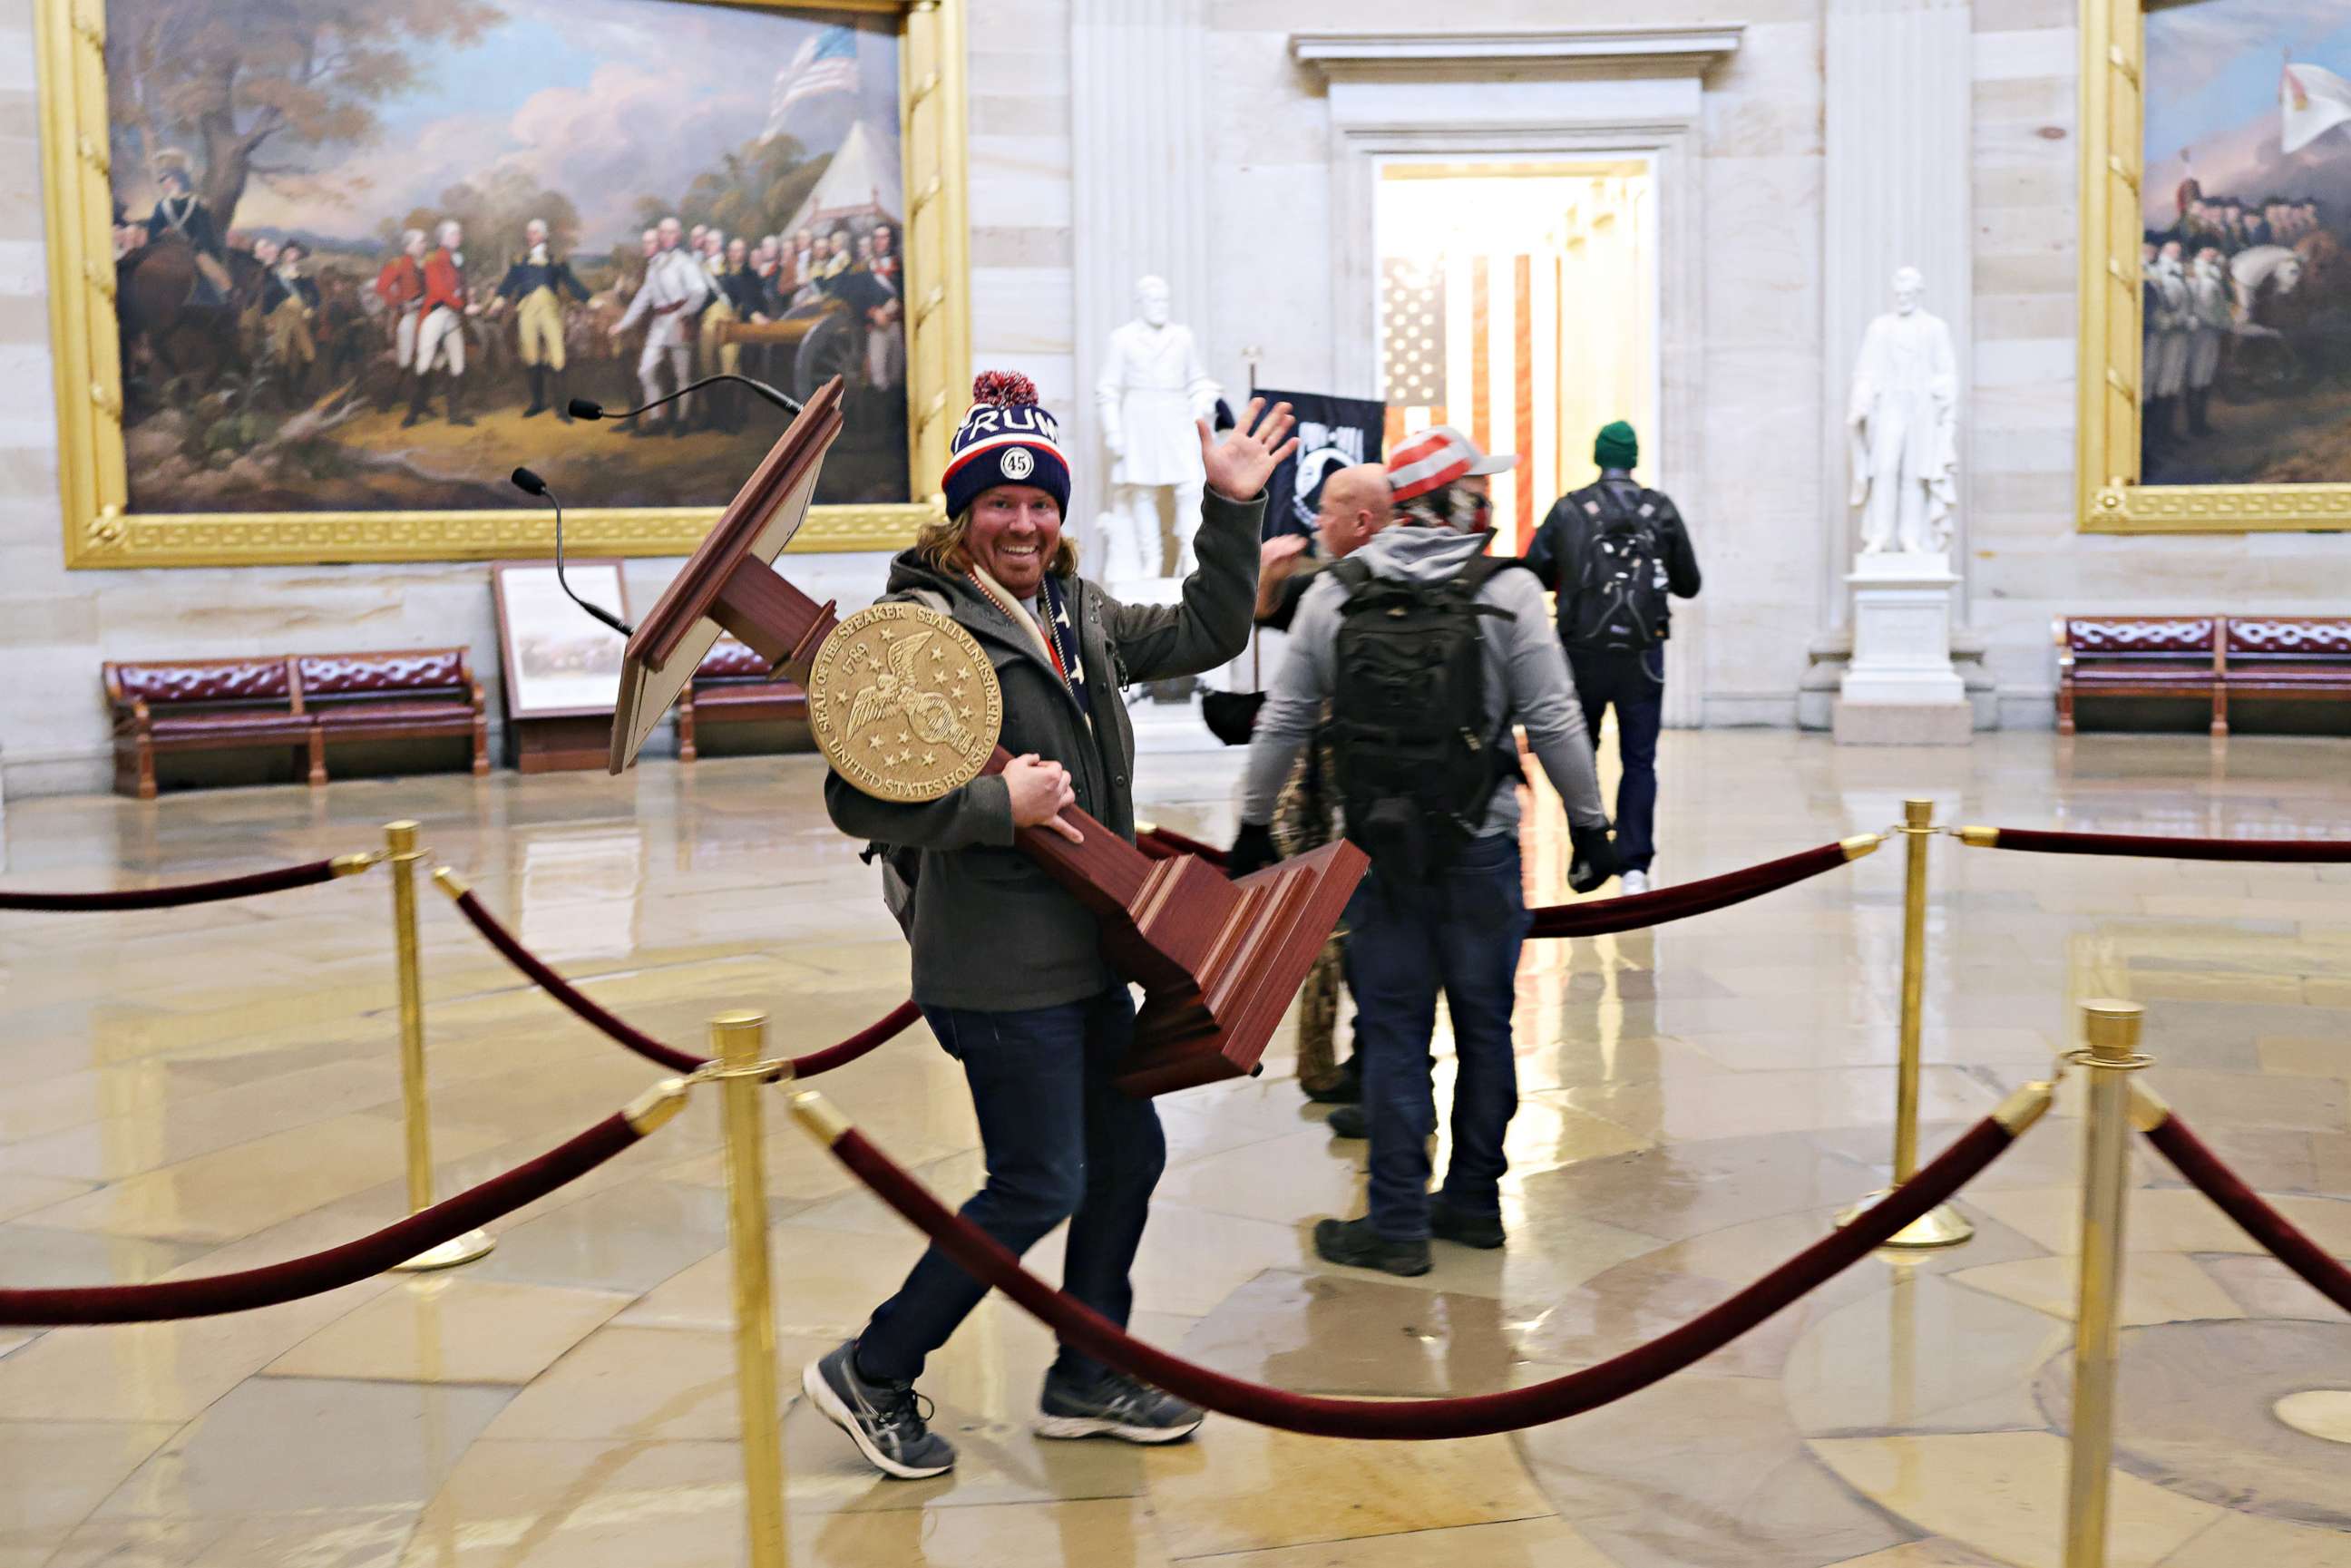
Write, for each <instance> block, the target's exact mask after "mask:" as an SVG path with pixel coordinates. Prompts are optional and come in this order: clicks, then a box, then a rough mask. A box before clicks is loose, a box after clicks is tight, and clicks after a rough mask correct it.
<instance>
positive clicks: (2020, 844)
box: [1978, 828, 2351, 863]
mask: <svg viewBox="0 0 2351 1568" xmlns="http://www.w3.org/2000/svg"><path fill="white" fill-rule="evenodd" d="M1997 831H1998V832H1999V833H2000V837H1999V838H1998V839H1996V840H1994V841H1992V842H1991V843H1990V844H1985V845H1980V846H1978V847H1980V848H1984V849H1995V850H2024V851H2028V852H2032V853H2034V854H2044V855H2151V856H2155V857H2158V858H2160V859H2164V860H2175V861H2268V862H2314V861H2315V862H2334V863H2340V862H2351V839H2170V838H2160V837H2158V836H2156V835H2154V834H2152V833H2058V832H2049V831H2043V830H2042V829H2039V828H2001V829H1999V830H1997Z"/></svg>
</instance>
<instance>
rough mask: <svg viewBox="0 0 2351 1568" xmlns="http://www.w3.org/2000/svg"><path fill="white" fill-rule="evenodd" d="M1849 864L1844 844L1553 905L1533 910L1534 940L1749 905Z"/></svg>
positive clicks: (1636, 926) (1597, 933) (1660, 922)
mask: <svg viewBox="0 0 2351 1568" xmlns="http://www.w3.org/2000/svg"><path fill="white" fill-rule="evenodd" d="M1845 863H1846V860H1845V852H1844V845H1843V844H1823V845H1821V846H1820V848H1818V849H1813V850H1804V851H1802V852H1799V853H1796V854H1792V855H1783V856H1782V857H1781V858H1780V859H1778V860H1775V861H1765V862H1763V863H1762V864H1761V865H1751V866H1748V867H1747V868H1745V869H1744V870H1742V871H1732V872H1725V873H1722V874H1721V875H1720V876H1710V877H1708V878H1707V879H1706V880H1705V881H1703V882H1686V883H1679V884H1677V885H1676V886H1673V887H1661V888H1658V889H1656V891H1655V892H1652V893H1636V894H1631V895H1630V896H1628V897H1621V898H1594V899H1591V900H1588V901H1586V902H1584V903H1582V904H1546V905H1544V906H1543V907H1542V908H1541V909H1534V910H1530V911H1529V912H1528V913H1529V914H1531V915H1533V917H1534V925H1533V927H1532V929H1531V931H1530V932H1529V933H1528V935H1530V936H1603V935H1605V934H1606V933H1608V932H1611V931H1634V930H1638V929H1639V928H1641V927H1642V926H1645V925H1665V924H1666V923H1667V921H1670V920H1687V919H1688V918H1689V917H1690V916H1691V915H1704V914H1706V913H1708V911H1709V910H1716V909H1721V908H1723V907H1725V906H1726V905H1729V904H1744V903H1745V902H1747V900H1749V899H1750V898H1758V897H1761V895H1762V894H1767V893H1776V892H1778V891H1779V890H1780V889H1781V888H1783V887H1787V886H1789V885H1791V884H1792V883H1799V882H1802V881H1804V880H1805V879H1806V878H1807V877H1815V876H1819V875H1820V874H1822V873H1823V872H1832V871H1834V870H1836V868H1837V867H1839V866H1841V865H1844V864H1845Z"/></svg>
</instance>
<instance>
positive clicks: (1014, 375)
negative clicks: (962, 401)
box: [971, 371, 1037, 408]
mask: <svg viewBox="0 0 2351 1568" xmlns="http://www.w3.org/2000/svg"><path fill="white" fill-rule="evenodd" d="M971 401H972V402H974V403H985V404H987V406H988V407H990V408H1011V407H1013V406H1015V405H1016V404H1019V403H1033V402H1036V401H1037V383H1036V382H1032V381H1030V380H1029V378H1028V377H1027V376H1024V375H1022V374H1021V373H1020V372H1019V371H980V372H979V374H977V375H976V376H974V377H972V379H971Z"/></svg>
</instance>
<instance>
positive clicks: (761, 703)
mask: <svg viewBox="0 0 2351 1568" xmlns="http://www.w3.org/2000/svg"><path fill="white" fill-rule="evenodd" d="M778 721H785V722H791V723H799V724H805V723H807V722H808V694H807V693H806V692H804V691H802V690H801V689H800V688H799V684H798V683H797V682H793V681H783V680H778V679H776V678H775V677H774V675H772V674H770V673H769V671H768V661H767V660H765V659H763V658H761V657H760V656H759V655H758V653H753V652H752V651H751V650H750V649H749V648H747V647H746V646H745V645H744V644H742V643H737V641H736V640H735V639H734V638H732V637H721V638H720V639H718V641H717V642H716V643H712V644H711V645H710V652H709V653H705V654H704V655H703V656H702V663H701V664H698V665H696V666H695V672H694V679H692V680H691V681H688V682H687V683H686V685H685V691H684V694H683V695H680V696H679V698H678V700H677V759H678V760H679V761H680V762H691V761H693V760H694V759H695V755H696V750H695V726H696V725H697V724H701V723H721V724H757V723H762V722H765V723H771V724H772V723H776V722H778Z"/></svg>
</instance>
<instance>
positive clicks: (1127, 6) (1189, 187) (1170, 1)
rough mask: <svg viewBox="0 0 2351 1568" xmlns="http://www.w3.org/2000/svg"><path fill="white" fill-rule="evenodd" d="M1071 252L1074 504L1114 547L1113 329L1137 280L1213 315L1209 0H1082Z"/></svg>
mask: <svg viewBox="0 0 2351 1568" xmlns="http://www.w3.org/2000/svg"><path fill="white" fill-rule="evenodd" d="M1070 18H1071V19H1070V76H1071V81H1070V120H1071V202H1072V219H1073V222H1072V227H1073V229H1074V231H1075V232H1074V234H1073V235H1072V240H1071V245H1072V258H1071V259H1072V264H1073V266H1074V268H1075V272H1076V277H1075V283H1076V294H1077V377H1078V385H1077V392H1076V403H1077V411H1078V417H1077V421H1076V424H1077V430H1076V444H1075V446H1074V447H1073V448H1072V450H1071V456H1072V457H1073V458H1074V459H1075V469H1076V471H1075V473H1074V475H1073V476H1072V477H1073V479H1074V483H1075V487H1074V489H1073V490H1072V492H1071V497H1070V510H1071V516H1072V517H1076V518H1078V519H1080V525H1081V526H1080V531H1079V538H1080V540H1081V543H1082V544H1084V545H1085V546H1086V547H1087V548H1088V549H1089V550H1090V551H1091V552H1092V556H1093V558H1094V559H1096V560H1099V559H1101V551H1100V548H1099V547H1100V543H1101V541H1100V539H1099V538H1098V536H1097V530H1096V529H1095V528H1094V519H1095V518H1096V517H1098V516H1099V515H1100V513H1101V511H1102V497H1103V493H1104V490H1105V488H1106V485H1105V480H1106V476H1107V475H1108V473H1109V463H1110V458H1109V455H1108V454H1107V453H1106V452H1105V451H1104V450H1103V449H1102V420H1101V418H1100V416H1099V415H1098V414H1097V413H1095V411H1094V382H1095V380H1096V378H1097V377H1099V376H1100V375H1101V373H1102V350H1103V346H1104V344H1105V342H1106V340H1108V339H1109V337H1110V334H1111V329H1113V328H1114V327H1117V326H1118V325H1119V324H1120V323H1121V322H1123V321H1126V320H1129V319H1132V318H1133V317H1134V280H1135V279H1136V278H1138V277H1143V276H1144V274H1146V273H1152V274H1156V275H1157V276H1159V277H1164V278H1165V279H1166V280H1167V287H1168V290H1169V293H1170V295H1171V304H1172V308H1173V311H1174V315H1175V319H1176V320H1177V321H1180V322H1182V323H1183V324H1184V325H1185V326H1186V327H1189V328H1190V329H1192V333H1193V336H1194V338H1195V339H1196V340H1198V341H1199V342H1200V343H1201V344H1202V345H1203V346H1204V347H1205V346H1206V345H1207V344H1208V343H1210V342H1213V341H1214V340H1215V334H1214V332H1213V331H1212V327H1213V323H1212V322H1211V320H1210V319H1209V317H1210V304H1211V297H1210V292H1209V280H1208V228H1207V188H1208V187H1207V156H1208V133H1207V107H1206V102H1205V91H1206V86H1207V82H1206V78H1205V76H1204V67H1203V64H1202V39H1203V38H1204V37H1205V36H1206V33H1207V3H1206V0H1082V3H1081V4H1079V5H1072V6H1071V8H1070Z"/></svg>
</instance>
